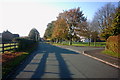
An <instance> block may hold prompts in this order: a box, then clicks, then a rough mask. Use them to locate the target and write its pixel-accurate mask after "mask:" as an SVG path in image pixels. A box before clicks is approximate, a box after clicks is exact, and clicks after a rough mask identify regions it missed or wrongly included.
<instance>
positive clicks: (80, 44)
mask: <svg viewBox="0 0 120 80" xmlns="http://www.w3.org/2000/svg"><path fill="white" fill-rule="evenodd" d="M52 44H53V45H69V42H62V43H52ZM72 46H89V44H88V42H73V43H72ZM90 46H96V47H105V46H106V42H96V45H94V42H91V43H90Z"/></svg>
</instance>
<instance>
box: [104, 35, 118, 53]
mask: <svg viewBox="0 0 120 80" xmlns="http://www.w3.org/2000/svg"><path fill="white" fill-rule="evenodd" d="M106 49H107V50H110V51H112V52H115V53H117V54H120V34H119V35H117V36H110V37H109V38H108V39H107V42H106Z"/></svg>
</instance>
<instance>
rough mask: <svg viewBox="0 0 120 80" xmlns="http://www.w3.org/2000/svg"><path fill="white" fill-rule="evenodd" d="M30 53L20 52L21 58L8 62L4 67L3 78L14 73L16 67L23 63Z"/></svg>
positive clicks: (17, 57)
mask: <svg viewBox="0 0 120 80" xmlns="http://www.w3.org/2000/svg"><path fill="white" fill-rule="evenodd" d="M28 55H29V53H27V52H20V55H19V56H16V57H13V58H12V59H10V60H9V61H6V62H4V63H3V65H2V76H3V77H5V76H7V74H8V73H9V72H10V71H12V70H13V69H14V68H15V67H16V66H18V65H19V64H20V63H21V61H23V60H24V59H25V58H26V57H27V56H28Z"/></svg>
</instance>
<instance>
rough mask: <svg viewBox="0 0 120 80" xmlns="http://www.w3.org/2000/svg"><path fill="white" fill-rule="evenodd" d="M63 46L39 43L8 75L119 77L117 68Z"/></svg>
mask: <svg viewBox="0 0 120 80" xmlns="http://www.w3.org/2000/svg"><path fill="white" fill-rule="evenodd" d="M65 48H66V47H65V46H64V47H63V46H60V47H57V46H53V45H50V44H47V43H40V45H39V47H38V49H37V50H36V51H35V52H34V53H32V54H31V55H30V56H29V57H28V58H27V59H26V60H25V61H24V63H23V64H21V65H20V66H19V67H18V69H17V70H16V71H14V73H13V74H12V75H11V76H10V77H11V78H29V79H30V78H71V79H72V78H118V77H119V72H118V69H117V68H114V67H112V66H109V65H107V64H104V63H102V62H99V61H96V60H94V59H92V58H90V57H87V56H84V55H83V54H81V53H76V52H74V51H71V50H68V49H65ZM69 48H70V47H69ZM74 48H75V47H74ZM74 48H72V49H74ZM77 49H79V48H77ZM84 49H89V48H86V47H84ZM79 50H80V49H79ZM81 50H83V49H81Z"/></svg>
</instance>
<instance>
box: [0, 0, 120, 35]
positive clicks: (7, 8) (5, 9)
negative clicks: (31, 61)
mask: <svg viewBox="0 0 120 80" xmlns="http://www.w3.org/2000/svg"><path fill="white" fill-rule="evenodd" d="M107 3H108V2H40V1H36V0H30V1H29V0H21V1H19V2H17V1H15V0H13V1H3V2H1V3H0V6H1V7H0V22H1V24H0V26H1V28H0V32H3V31H4V30H9V31H10V32H12V33H18V34H20V36H27V35H28V34H29V31H30V30H31V29H32V28H36V29H37V30H38V31H39V32H40V35H41V37H43V35H44V32H45V29H46V27H47V24H48V23H50V22H51V21H53V20H56V17H57V16H58V14H59V13H60V12H63V10H68V9H71V8H77V7H80V8H81V10H82V11H83V13H84V15H85V16H86V17H87V18H88V20H92V17H93V16H94V13H95V12H96V11H97V10H98V9H99V8H101V7H102V6H104V5H105V4H107ZM112 4H114V5H116V6H117V4H118V3H117V2H112Z"/></svg>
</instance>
